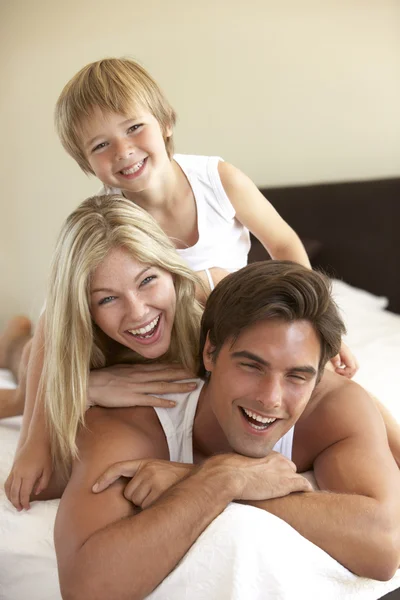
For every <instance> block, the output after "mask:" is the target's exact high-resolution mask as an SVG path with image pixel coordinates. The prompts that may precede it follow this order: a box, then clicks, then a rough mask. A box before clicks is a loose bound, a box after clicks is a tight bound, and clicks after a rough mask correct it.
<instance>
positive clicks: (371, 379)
mask: <svg viewBox="0 0 400 600" xmlns="http://www.w3.org/2000/svg"><path fill="white" fill-rule="evenodd" d="M334 289H335V295H336V298H337V301H338V303H339V305H340V306H341V308H342V310H343V313H344V314H345V318H346V322H347V324H348V330H349V333H348V338H347V341H348V344H349V346H350V347H351V349H352V350H353V351H354V352H355V353H356V355H357V357H358V359H359V361H360V364H361V368H360V371H359V373H358V374H357V377H356V379H357V381H359V383H361V384H362V385H364V386H365V387H366V388H367V389H369V390H370V391H371V392H373V393H375V394H376V395H377V396H378V397H379V398H380V399H381V400H382V401H383V402H384V403H385V404H386V405H387V406H388V407H389V408H390V410H391V411H392V413H393V414H394V415H395V416H396V417H397V419H398V420H399V422H400V406H399V405H400V402H399V399H398V397H399V394H398V387H397V381H396V379H397V377H396V374H397V368H398V364H399V359H400V316H398V315H393V314H390V313H387V312H385V311H384V310H383V308H384V306H385V299H379V298H376V297H375V296H371V295H369V294H366V292H362V291H360V290H355V289H354V288H351V287H350V286H346V285H345V284H343V283H341V282H336V283H335V288H334ZM12 386H13V382H12V379H11V377H10V375H9V373H8V372H6V371H1V370H0V387H12ZM20 423H21V418H19V417H18V418H14V419H5V420H3V421H1V422H0V599H1V600H27V598H29V599H30V600H59V599H60V598H61V596H60V592H59V587H58V577H57V565H56V559H55V553H54V545H53V526H54V519H55V514H56V510H57V506H58V501H54V500H53V501H49V502H35V503H33V504H32V508H31V510H30V511H29V512H22V513H18V512H17V511H16V510H15V509H14V508H13V507H12V506H11V505H10V504H9V503H8V501H7V499H6V497H5V494H4V487H3V484H4V480H5V478H6V476H7V474H8V472H9V468H10V466H11V463H12V458H13V454H14V450H15V446H16V443H17V438H18V431H19V427H20ZM398 587H400V571H398V572H397V574H396V575H395V577H394V578H393V579H392V580H391V581H390V582H376V581H372V580H368V579H363V578H360V577H357V576H355V575H353V574H352V573H350V572H349V571H347V569H345V568H344V567H342V566H341V565H340V564H339V563H337V562H336V561H335V560H333V559H332V558H331V557H330V556H329V555H328V554H326V553H325V552H323V551H322V550H321V549H320V548H318V547H317V546H315V545H314V544H312V543H311V542H309V541H308V540H306V539H304V538H303V537H302V536H300V535H299V534H298V533H297V532H296V531H295V530H294V529H293V528H291V527H290V526H289V525H288V524H287V523H285V522H283V521H281V520H280V519H278V518H277V517H274V516H273V515H270V514H268V513H266V512H264V511H261V510H258V509H256V508H252V507H248V506H241V505H236V504H231V505H229V506H228V507H227V509H226V510H225V511H224V512H223V513H222V514H221V515H220V516H219V517H218V518H217V519H215V521H214V522H213V523H212V524H211V525H210V526H209V527H208V528H207V529H206V530H205V531H204V532H203V534H202V535H201V537H200V538H199V539H198V541H197V542H196V544H194V545H193V547H192V548H191V549H190V550H189V552H188V553H187V555H186V556H185V557H184V559H183V560H182V561H181V563H180V564H179V565H178V567H177V568H176V569H175V570H174V571H173V572H172V573H171V574H170V575H169V576H168V577H167V578H166V579H165V580H164V582H163V583H162V584H161V585H160V586H159V587H158V588H157V590H155V591H154V592H153V593H152V594H151V596H149V598H151V600H189V599H190V600H205V599H207V600H265V599H267V598H279V599H282V600H292V599H293V600H294V599H296V600H297V599H298V598H302V597H307V598H310V599H314V598H315V599H317V598H318V599H319V598H324V599H326V600H337V598H349V599H353V598H354V599H355V600H370V599H371V600H372V599H376V598H380V597H381V596H382V595H384V594H385V593H387V592H389V591H391V590H393V589H396V588H398ZM110 600H112V599H110Z"/></svg>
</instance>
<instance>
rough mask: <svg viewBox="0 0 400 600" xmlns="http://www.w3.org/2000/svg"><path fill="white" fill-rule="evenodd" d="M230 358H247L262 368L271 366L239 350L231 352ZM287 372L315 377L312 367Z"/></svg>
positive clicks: (290, 369)
mask: <svg viewBox="0 0 400 600" xmlns="http://www.w3.org/2000/svg"><path fill="white" fill-rule="evenodd" d="M232 356H233V358H247V359H248V360H253V361H254V362H257V363H259V364H260V365H263V366H264V367H270V366H271V364H270V363H269V362H268V361H267V360H264V359H263V358H261V356H258V355H257V354H254V353H253V352H249V351H248V350H239V351H238V352H232ZM288 372H289V373H290V372H291V373H305V374H309V375H311V376H312V377H315V376H316V374H317V371H316V369H314V367H312V366H311V365H302V366H293V367H289V368H288Z"/></svg>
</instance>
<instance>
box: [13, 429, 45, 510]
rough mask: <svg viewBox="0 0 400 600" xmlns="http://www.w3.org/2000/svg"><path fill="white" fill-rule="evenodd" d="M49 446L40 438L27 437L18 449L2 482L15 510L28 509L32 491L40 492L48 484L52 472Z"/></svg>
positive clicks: (36, 493)
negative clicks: (5, 478)
mask: <svg viewBox="0 0 400 600" xmlns="http://www.w3.org/2000/svg"><path fill="white" fill-rule="evenodd" d="M52 470H53V467H52V460H51V454H50V448H49V446H48V444H47V443H43V441H42V440H38V439H36V438H35V439H34V440H33V439H31V438H29V437H28V439H27V440H26V442H25V444H24V445H23V446H21V448H20V449H19V450H18V452H17V454H16V456H15V459H14V464H13V466H12V469H11V472H10V474H9V476H8V477H7V480H6V482H5V484H4V489H5V492H6V496H7V498H8V499H9V501H10V502H11V504H13V505H14V506H15V508H16V509H17V510H19V511H20V510H22V509H23V508H25V509H26V510H29V508H30V504H29V498H30V496H31V494H32V493H34V494H35V495H38V494H40V492H43V490H45V489H46V487H47V486H48V483H49V480H50V477H51V474H52Z"/></svg>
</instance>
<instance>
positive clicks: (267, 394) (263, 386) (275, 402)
mask: <svg viewBox="0 0 400 600" xmlns="http://www.w3.org/2000/svg"><path fill="white" fill-rule="evenodd" d="M256 399H257V401H258V402H259V403H260V404H261V405H262V408H263V409H264V410H267V409H270V408H279V407H280V406H281V404H282V384H281V381H280V379H279V377H275V376H273V375H268V376H266V377H264V378H263V380H262V381H261V382H260V385H259V388H258V392H257V398H256Z"/></svg>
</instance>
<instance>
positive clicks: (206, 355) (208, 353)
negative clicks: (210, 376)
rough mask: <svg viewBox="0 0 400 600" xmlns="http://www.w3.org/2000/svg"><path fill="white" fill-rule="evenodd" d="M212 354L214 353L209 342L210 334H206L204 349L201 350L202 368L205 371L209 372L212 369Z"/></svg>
mask: <svg viewBox="0 0 400 600" xmlns="http://www.w3.org/2000/svg"><path fill="white" fill-rule="evenodd" d="M214 352H215V346H213V345H212V343H211V342H210V332H209V331H208V332H207V337H206V342H205V344H204V349H203V362H204V367H205V369H206V371H210V373H211V371H212V370H213V367H214V360H213V357H214Z"/></svg>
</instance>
